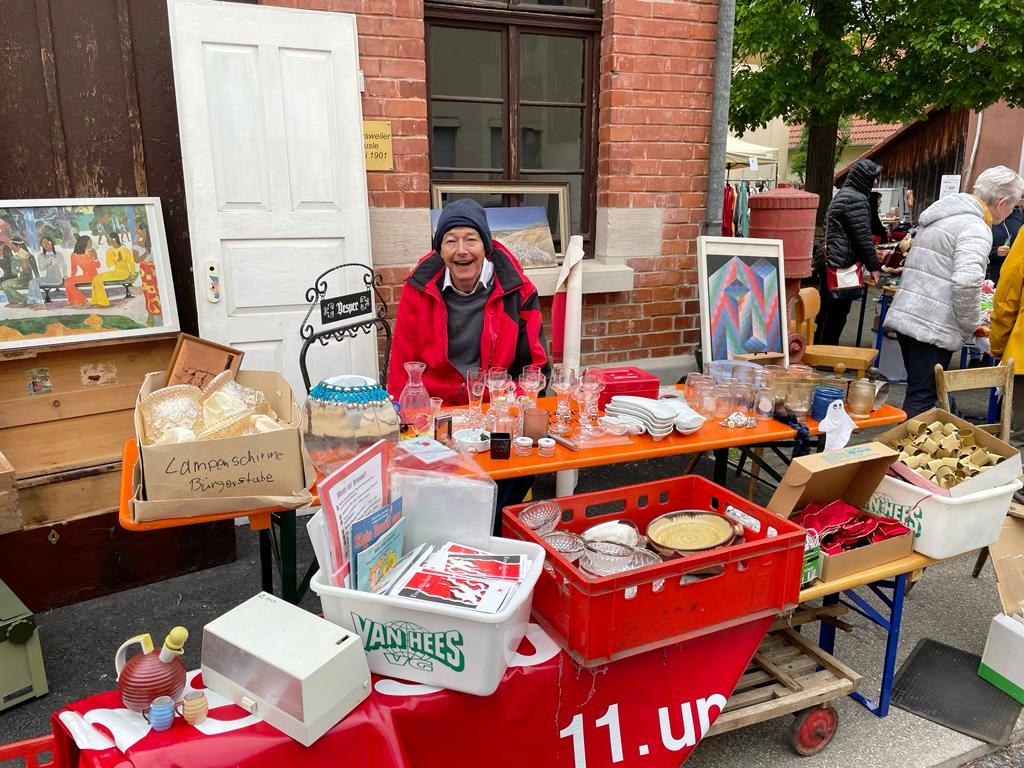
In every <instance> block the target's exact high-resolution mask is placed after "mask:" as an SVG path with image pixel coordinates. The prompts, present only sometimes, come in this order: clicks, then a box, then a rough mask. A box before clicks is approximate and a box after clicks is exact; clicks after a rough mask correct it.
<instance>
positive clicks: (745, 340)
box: [697, 237, 789, 365]
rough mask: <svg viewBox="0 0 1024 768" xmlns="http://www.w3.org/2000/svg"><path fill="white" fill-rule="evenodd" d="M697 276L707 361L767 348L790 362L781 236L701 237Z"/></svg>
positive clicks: (733, 356)
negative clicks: (758, 237) (776, 237)
mask: <svg viewBox="0 0 1024 768" xmlns="http://www.w3.org/2000/svg"><path fill="white" fill-rule="evenodd" d="M697 275H698V282H699V289H700V333H701V345H702V346H703V349H704V360H705V362H706V361H709V360H732V359H733V358H735V357H737V356H738V355H750V354H757V353H765V352H767V353H772V354H776V355H778V354H781V355H782V361H783V365H789V332H788V323H787V320H786V280H785V273H784V269H783V263H782V241H781V240H761V239H756V238H740V237H701V238H698V240H697Z"/></svg>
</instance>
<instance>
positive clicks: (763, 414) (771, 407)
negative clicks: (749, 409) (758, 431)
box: [754, 387, 775, 420]
mask: <svg viewBox="0 0 1024 768" xmlns="http://www.w3.org/2000/svg"><path fill="white" fill-rule="evenodd" d="M754 415H755V416H757V418H759V419H762V420H766V419H770V418H772V417H773V416H774V415H775V394H774V393H773V392H772V390H771V389H769V388H768V387H761V389H759V390H757V394H756V395H754Z"/></svg>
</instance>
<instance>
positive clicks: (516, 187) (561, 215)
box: [430, 181, 573, 261]
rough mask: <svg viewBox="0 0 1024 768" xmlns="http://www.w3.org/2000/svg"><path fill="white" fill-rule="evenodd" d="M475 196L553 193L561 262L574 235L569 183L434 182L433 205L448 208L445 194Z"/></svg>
mask: <svg viewBox="0 0 1024 768" xmlns="http://www.w3.org/2000/svg"><path fill="white" fill-rule="evenodd" d="M473 195H550V196H553V197H555V198H556V199H557V201H558V232H557V233H555V232H552V233H551V234H552V237H553V238H554V240H555V243H556V246H555V251H556V257H557V258H558V260H559V261H561V259H562V257H563V256H564V255H565V249H566V247H567V246H568V244H569V238H570V237H571V236H572V234H573V233H572V231H571V228H572V217H571V213H572V211H571V209H570V206H569V182H567V181H566V182H560V181H559V182H554V181H553V182H535V181H530V182H517V181H478V182H473V181H435V182H433V183H432V184H431V185H430V207H431V208H433V209H435V210H439V209H441V208H443V207H444V203H445V202H447V201H446V200H445V196H449V197H454V199H458V198H460V197H470V196H473Z"/></svg>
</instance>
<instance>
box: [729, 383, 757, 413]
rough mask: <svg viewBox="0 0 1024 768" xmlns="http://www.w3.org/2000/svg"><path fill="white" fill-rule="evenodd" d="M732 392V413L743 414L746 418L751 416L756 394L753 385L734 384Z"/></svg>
mask: <svg viewBox="0 0 1024 768" xmlns="http://www.w3.org/2000/svg"><path fill="white" fill-rule="evenodd" d="M730 389H731V392H732V413H736V412H737V411H738V412H739V413H742V414H743V415H744V416H749V415H750V414H751V411H752V410H753V407H754V393H755V392H756V390H755V388H754V385H753V384H733V385H732V386H731V388H730Z"/></svg>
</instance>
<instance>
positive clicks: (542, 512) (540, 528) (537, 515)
mask: <svg viewBox="0 0 1024 768" xmlns="http://www.w3.org/2000/svg"><path fill="white" fill-rule="evenodd" d="M561 517H562V508H561V507H560V506H558V502H556V501H535V502H534V503H533V504H530V505H529V506H527V507H524V508H523V511H522V512H520V513H519V519H520V520H521V521H522V523H523V525H525V526H526V527H527V528H529V529H530V530H531V531H534V532H535V533H536V534H538V535H540V536H543V535H544V534H545V533H551V531H553V530H555V528H557V527H558V521H559V519H560V518H561Z"/></svg>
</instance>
